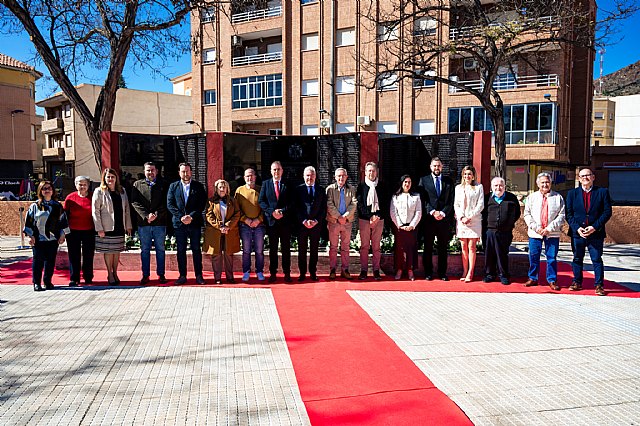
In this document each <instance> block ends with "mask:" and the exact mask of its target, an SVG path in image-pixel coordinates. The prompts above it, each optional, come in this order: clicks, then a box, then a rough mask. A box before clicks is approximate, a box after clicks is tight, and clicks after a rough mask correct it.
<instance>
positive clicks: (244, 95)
mask: <svg viewBox="0 0 640 426" xmlns="http://www.w3.org/2000/svg"><path fill="white" fill-rule="evenodd" d="M231 92H232V103H231V108H232V109H241V108H257V107H265V106H280V105H282V74H269V75H258V76H252V77H243V78H234V79H232V80H231Z"/></svg>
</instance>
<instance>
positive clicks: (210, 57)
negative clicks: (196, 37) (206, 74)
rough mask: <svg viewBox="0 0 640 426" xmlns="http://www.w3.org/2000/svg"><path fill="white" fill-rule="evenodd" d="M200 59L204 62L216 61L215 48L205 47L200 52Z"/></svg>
mask: <svg viewBox="0 0 640 426" xmlns="http://www.w3.org/2000/svg"><path fill="white" fill-rule="evenodd" d="M202 61H203V62H204V63H205V64H213V63H215V62H216V49H205V50H204V51H203V52H202Z"/></svg>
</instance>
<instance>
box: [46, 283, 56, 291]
mask: <svg viewBox="0 0 640 426" xmlns="http://www.w3.org/2000/svg"><path fill="white" fill-rule="evenodd" d="M44 287H45V288H46V289H47V290H53V289H54V288H55V287H53V284H51V283H48V284H45V285H44Z"/></svg>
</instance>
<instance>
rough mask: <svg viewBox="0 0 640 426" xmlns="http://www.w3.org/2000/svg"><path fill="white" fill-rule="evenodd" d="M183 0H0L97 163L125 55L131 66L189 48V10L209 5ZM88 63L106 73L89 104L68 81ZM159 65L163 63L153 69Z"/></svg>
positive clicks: (5, 21)
mask: <svg viewBox="0 0 640 426" xmlns="http://www.w3.org/2000/svg"><path fill="white" fill-rule="evenodd" d="M216 4H217V2H214V1H204V0H203V1H197V0H195V1H189V0H126V1H125V0H110V1H107V0H89V1H77V0H0V28H2V30H4V31H5V32H10V31H13V32H24V31H26V32H27V33H28V34H29V36H30V38H31V41H32V42H33V45H34V47H35V49H36V51H37V54H38V56H39V59H41V60H42V62H43V63H44V65H45V66H46V67H47V69H48V70H49V72H50V74H51V76H52V78H53V79H54V80H55V82H56V83H57V84H58V86H59V87H60V89H61V90H62V92H63V93H64V94H65V95H66V96H67V97H68V99H69V102H70V103H71V106H72V107H73V108H74V110H75V111H76V113H77V114H78V115H79V116H80V118H81V119H82V121H83V122H84V125H85V128H86V131H87V134H88V136H89V140H90V141H91V145H92V146H93V150H94V156H95V161H96V164H97V165H98V167H100V158H101V132H103V131H108V130H111V125H112V121H113V114H114V111H115V104H116V92H117V90H118V87H119V86H121V84H120V83H121V76H122V72H123V69H124V67H125V64H126V62H127V60H128V59H129V58H131V59H133V65H134V67H145V68H146V67H150V66H151V65H150V64H152V63H153V64H155V67H156V70H161V69H162V68H163V67H164V65H166V63H167V60H168V59H169V58H172V57H177V56H179V55H181V54H183V53H184V52H188V51H189V50H190V48H191V43H190V42H189V28H188V26H186V25H183V24H184V23H185V20H186V18H187V16H188V14H189V13H190V12H191V11H192V10H198V9H199V8H211V7H215V6H216ZM87 70H91V71H95V72H98V73H100V74H102V73H105V72H106V75H105V77H104V83H103V84H102V89H101V91H100V94H99V96H98V100H97V102H96V105H95V107H94V108H93V111H92V110H91V108H90V106H88V105H86V103H85V102H84V100H83V99H82V98H81V97H80V95H79V94H78V91H77V90H76V88H75V87H74V81H77V79H79V78H82V77H86V74H87ZM158 72H161V71H158Z"/></svg>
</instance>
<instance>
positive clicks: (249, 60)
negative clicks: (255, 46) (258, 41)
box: [231, 52, 282, 67]
mask: <svg viewBox="0 0 640 426" xmlns="http://www.w3.org/2000/svg"><path fill="white" fill-rule="evenodd" d="M281 60H282V52H271V53H262V54H258V55H249V56H237V57H235V58H233V60H232V61H231V66H233V67H240V66H243V65H253V64H265V63H267V62H278V61H281Z"/></svg>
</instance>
